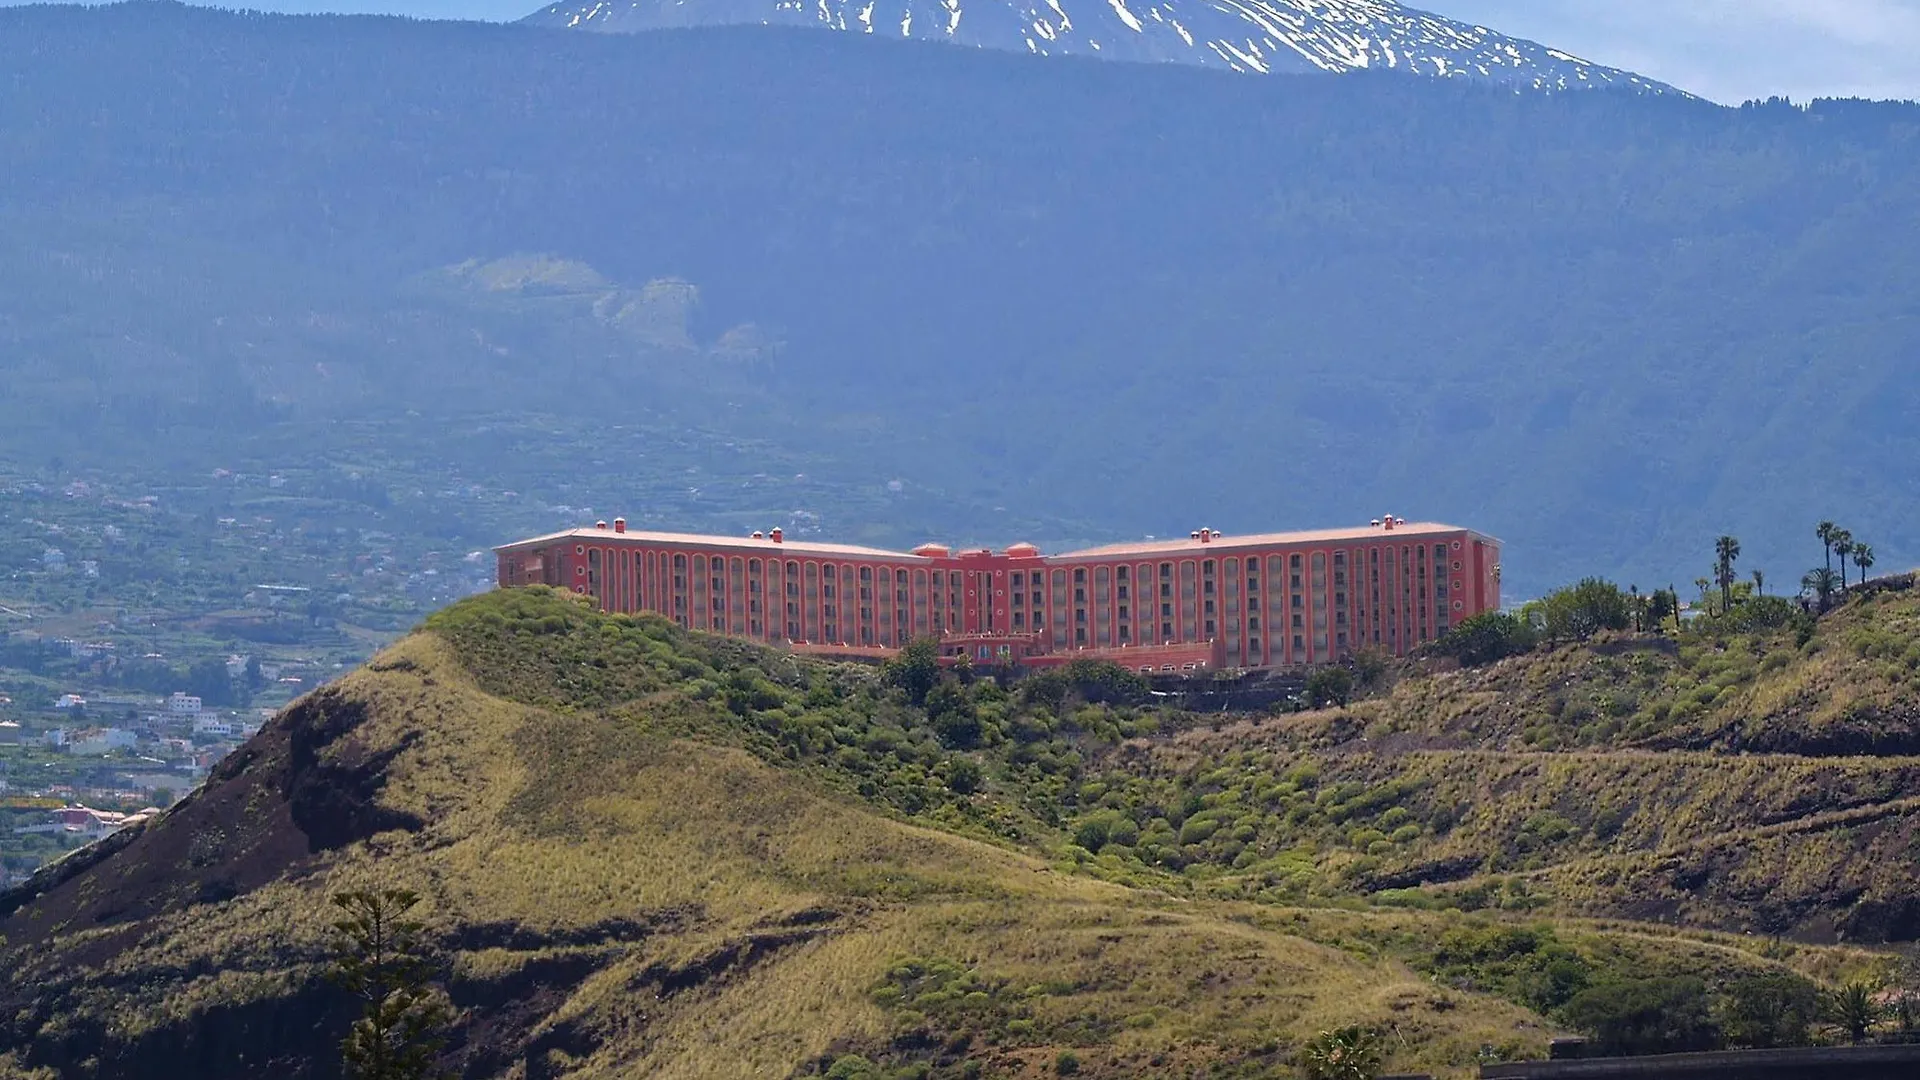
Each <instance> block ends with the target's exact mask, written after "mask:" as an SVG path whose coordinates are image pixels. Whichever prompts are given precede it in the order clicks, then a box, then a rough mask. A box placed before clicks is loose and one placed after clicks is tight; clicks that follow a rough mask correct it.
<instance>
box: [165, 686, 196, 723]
mask: <svg viewBox="0 0 1920 1080" xmlns="http://www.w3.org/2000/svg"><path fill="white" fill-rule="evenodd" d="M167 715H168V716H169V717H171V718H172V719H175V720H191V719H193V718H194V717H196V716H199V715H200V699H199V698H197V697H195V696H193V695H192V694H185V693H180V692H177V691H176V692H175V693H174V695H173V696H172V697H170V698H168V699H167Z"/></svg>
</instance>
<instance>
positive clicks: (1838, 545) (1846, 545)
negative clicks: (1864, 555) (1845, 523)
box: [1833, 529, 1853, 592]
mask: <svg viewBox="0 0 1920 1080" xmlns="http://www.w3.org/2000/svg"><path fill="white" fill-rule="evenodd" d="M1833 553H1834V554H1835V555H1838V556H1839V557H1840V591H1841V592H1846V591H1847V556H1849V555H1851V554H1853V534H1852V533H1850V532H1848V531H1847V530H1845V529H1840V530H1837V531H1836V532H1835V533H1834V534H1833Z"/></svg>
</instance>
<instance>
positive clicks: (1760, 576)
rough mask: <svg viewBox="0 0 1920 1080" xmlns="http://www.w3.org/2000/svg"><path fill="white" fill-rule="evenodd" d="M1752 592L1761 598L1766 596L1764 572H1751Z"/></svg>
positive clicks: (1765, 576)
mask: <svg viewBox="0 0 1920 1080" xmlns="http://www.w3.org/2000/svg"><path fill="white" fill-rule="evenodd" d="M1753 591H1754V592H1756V593H1758V594H1759V595H1761V596H1765V595H1767V572H1766V571H1765V570H1755V571H1754V572H1753Z"/></svg>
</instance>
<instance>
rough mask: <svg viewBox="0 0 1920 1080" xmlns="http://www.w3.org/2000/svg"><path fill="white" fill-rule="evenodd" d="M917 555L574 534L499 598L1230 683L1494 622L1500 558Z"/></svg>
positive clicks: (511, 556) (1458, 535)
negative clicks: (1096, 660)
mask: <svg viewBox="0 0 1920 1080" xmlns="http://www.w3.org/2000/svg"><path fill="white" fill-rule="evenodd" d="M922 550H923V551H926V552H928V554H904V553H903V554H900V555H897V556H885V557H882V556H879V555H876V554H873V553H870V552H864V551H861V552H854V551H849V552H845V553H836V552H832V551H828V550H812V551H802V550H797V549H794V548H784V547H782V546H780V545H778V544H774V543H769V542H766V541H762V540H751V541H748V540H742V541H741V542H740V543H739V545H738V546H737V547H734V546H728V545H725V544H724V543H719V542H715V541H713V540H711V539H710V538H689V539H688V540H687V541H671V540H663V539H660V538H659V537H658V536H650V537H636V536H630V535H627V534H624V533H619V532H614V531H611V530H607V531H602V530H583V531H581V532H579V533H576V534H573V535H571V536H567V537H564V538H558V539H555V540H553V541H551V542H550V543H546V544H543V545H540V546H534V547H527V546H521V547H514V548H510V549H506V550H503V551H502V552H501V553H500V556H499V568H500V574H499V581H500V584H501V585H502V586H503V587H511V586H515V585H526V584H537V583H543V582H544V583H547V584H552V585H558V586H562V587H566V588H570V589H572V590H573V591H575V592H578V593H581V594H585V595H591V596H593V597H594V598H595V599H596V601H597V602H598V603H599V605H600V607H601V608H603V609H604V610H607V611H616V612H640V611H651V612H658V613H660V614H664V615H667V616H669V617H671V618H674V619H675V620H677V621H679V622H680V623H681V624H682V625H685V626H689V627H691V628H693V629H698V630H708V631H712V632H717V633H723V634H729V635H733V636H737V637H749V638H753V639H756V640H761V641H766V642H771V643H785V642H789V641H791V642H794V643H796V644H802V645H806V646H813V647H820V648H826V647H832V648H833V650H834V651H851V652H854V653H865V652H870V653H871V654H873V655H884V654H885V653H888V652H891V651H892V650H893V649H896V648H898V647H899V646H900V645H902V644H904V643H905V642H906V641H909V640H912V639H914V638H920V637H935V638H941V639H943V640H946V641H948V642H949V643H950V644H951V646H952V647H951V648H950V649H949V650H948V651H949V652H952V653H966V654H967V655H969V656H975V655H976V653H977V650H978V649H979V648H981V647H988V648H991V649H992V650H993V655H995V656H996V657H999V656H1002V655H1006V656H1010V657H1011V658H1013V659H1015V660H1016V661H1020V662H1026V663H1040V662H1044V661H1043V660H1042V658H1046V657H1067V658H1070V657H1071V656H1085V655H1098V656H1101V657H1104V658H1110V659H1114V660H1116V661H1117V662H1120V663H1129V661H1130V660H1138V661H1139V662H1138V663H1135V664H1132V665H1131V666H1136V667H1140V666H1145V663H1146V660H1145V659H1144V658H1145V657H1146V655H1147V652H1148V651H1151V650H1156V649H1162V648H1163V647H1171V646H1183V647H1186V646H1199V647H1202V651H1203V652H1204V655H1205V657H1206V662H1207V663H1210V664H1212V665H1216V666H1225V667H1233V668H1260V667H1306V666H1311V665H1314V664H1323V663H1331V662H1335V661H1338V660H1342V659H1344V658H1346V657H1348V656H1351V655H1352V654H1354V653H1356V652H1359V651H1361V650H1364V649H1368V648H1378V649H1382V650H1384V651H1387V652H1390V653H1395V654H1404V653H1406V652H1408V651H1410V650H1411V649H1413V648H1415V647H1417V646H1419V645H1420V644H1422V643H1423V642H1426V641H1430V640H1433V639H1434V638H1436V637H1438V636H1439V635H1440V634H1441V633H1443V632H1445V630H1446V628H1448V627H1451V626H1454V625H1457V624H1458V623H1460V622H1461V621H1462V620H1464V619H1466V618H1468V617H1470V616H1472V615H1475V614H1479V613H1481V612H1484V611H1491V610H1497V609H1498V607H1499V605H1500V586H1499V572H1498V566H1499V558H1500V553H1499V548H1498V546H1497V545H1496V544H1495V543H1493V542H1492V541H1490V540H1487V539H1486V538H1484V537H1481V536H1479V535H1477V534H1474V533H1471V532H1468V531H1466V530H1460V531H1457V532H1450V533H1439V532H1431V531H1429V532H1421V533H1409V534H1404V535H1395V533H1394V532H1393V531H1391V530H1374V531H1371V532H1367V533H1364V534H1356V535H1355V536H1354V537H1351V538H1347V537H1343V538H1340V539H1338V540H1329V541H1318V542H1311V543H1303V542H1281V543H1271V544H1258V545H1248V544H1246V543H1245V542H1240V543H1238V544H1236V543H1235V542H1233V541H1230V540H1215V541H1211V542H1194V543H1191V544H1183V545H1179V546H1177V547H1173V548H1169V547H1168V546H1166V545H1143V546H1142V547H1141V548H1140V549H1139V550H1137V551H1114V552H1100V553H1096V554H1092V555H1081V556H1073V555H1069V556H1053V557H1048V556H1042V555H1040V554H1038V553H1037V552H1035V551H1033V550H1032V549H1031V548H1016V549H1014V552H1015V553H1014V554H1009V553H1007V552H990V551H985V550H978V551H962V552H958V553H949V552H947V551H946V550H945V549H940V548H928V549H922ZM676 560H678V561H676ZM1163 567H1164V568H1165V569H1164V570H1163ZM789 570H791V571H792V572H791V573H789ZM1163 574H1165V576H1162V575H1163ZM829 575H831V576H829ZM902 575H904V581H903V580H901V579H902ZM1296 575H1297V577H1296ZM716 577H717V578H718V579H719V580H720V583H721V588H720V589H719V590H718V591H717V593H716V590H715V589H714V586H713V582H714V579H715V578H716ZM936 581H938V583H939V584H938V587H937V588H936V586H935V582H936ZM1016 581H1017V582H1018V583H1019V584H1018V585H1017V586H1016V585H1015V584H1014V583H1015V582H1016ZM1163 586H1165V588H1163ZM1442 589H1444V590H1445V591H1444V593H1442V591H1441V590H1442ZM1036 594H1038V597H1039V602H1038V603H1037V604H1036V603H1035V600H1034V598H1035V595H1036ZM716 601H717V603H716ZM1209 604H1211V610H1209ZM789 605H791V608H789ZM1163 605H1165V606H1164V607H1163ZM1168 611H1170V612H1171V615H1167V614H1164V612H1168ZM1123 612H1124V615H1123ZM902 613H904V615H905V621H904V624H903V623H902V621H901V619H900V617H899V616H900V615H901V614H902ZM1016 618H1017V625H1016ZM1036 620H1038V625H1037V626H1036ZM1255 620H1257V624H1256V622H1255ZM1003 645H1004V646H1005V647H1006V648H1005V651H1004V653H1003V652H1002V650H1001V648H1000V647H1001V646H1003ZM1187 651H1192V650H1187ZM1156 655H1157V654H1156ZM1178 656H1179V658H1180V662H1181V664H1182V665H1183V666H1184V664H1185V663H1188V662H1194V661H1191V660H1189V659H1188V658H1187V656H1186V651H1179V652H1178ZM1157 664H1158V661H1156V666H1157Z"/></svg>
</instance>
